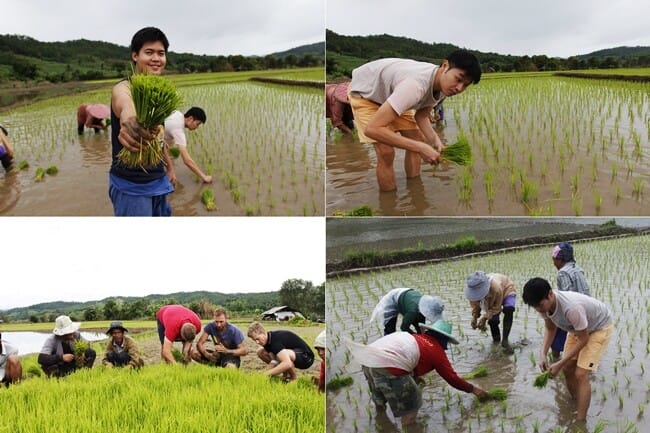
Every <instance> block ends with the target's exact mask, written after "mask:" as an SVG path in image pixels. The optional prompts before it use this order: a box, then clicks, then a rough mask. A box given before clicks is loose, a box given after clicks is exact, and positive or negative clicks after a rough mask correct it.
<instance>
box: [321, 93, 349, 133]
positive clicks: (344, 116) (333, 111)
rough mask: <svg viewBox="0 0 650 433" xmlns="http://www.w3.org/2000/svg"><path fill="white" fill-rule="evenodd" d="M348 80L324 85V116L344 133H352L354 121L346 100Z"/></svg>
mask: <svg viewBox="0 0 650 433" xmlns="http://www.w3.org/2000/svg"><path fill="white" fill-rule="evenodd" d="M349 85H350V82H349V81H347V82H344V83H338V84H326V85H325V117H326V118H327V119H330V122H332V126H333V127H334V128H338V129H340V130H341V131H343V132H344V133H346V134H352V129H354V122H353V117H352V108H350V101H349V100H348V86H349Z"/></svg>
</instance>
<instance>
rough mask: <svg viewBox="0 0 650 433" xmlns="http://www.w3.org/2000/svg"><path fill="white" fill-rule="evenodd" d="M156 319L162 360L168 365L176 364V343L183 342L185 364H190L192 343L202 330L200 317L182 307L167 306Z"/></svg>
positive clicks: (159, 311)
mask: <svg viewBox="0 0 650 433" xmlns="http://www.w3.org/2000/svg"><path fill="white" fill-rule="evenodd" d="M156 319H157V321H158V337H159V338H160V344H161V350H160V356H161V357H162V359H163V360H164V361H165V362H167V363H168V364H175V363H176V360H175V359H174V355H173V354H172V348H173V345H174V341H182V342H183V362H184V363H185V364H187V363H188V362H190V361H191V359H192V358H191V349H192V342H193V341H194V337H196V334H197V333H198V332H199V330H200V329H201V319H199V316H197V315H196V313H195V312H194V311H192V310H190V309H189V308H186V307H183V306H182V305H165V306H164V307H162V308H161V309H160V310H158V312H157V313H156Z"/></svg>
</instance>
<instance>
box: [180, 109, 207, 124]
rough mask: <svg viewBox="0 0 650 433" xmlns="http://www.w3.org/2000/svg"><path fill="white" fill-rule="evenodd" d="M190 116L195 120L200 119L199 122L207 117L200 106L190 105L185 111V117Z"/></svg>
mask: <svg viewBox="0 0 650 433" xmlns="http://www.w3.org/2000/svg"><path fill="white" fill-rule="evenodd" d="M190 116H192V117H193V118H194V119H196V120H200V121H201V123H205V120H206V119H207V117H206V116H205V111H203V108H201V107H192V108H190V109H189V110H187V111H186V112H185V117H190Z"/></svg>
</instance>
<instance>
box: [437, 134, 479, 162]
mask: <svg viewBox="0 0 650 433" xmlns="http://www.w3.org/2000/svg"><path fill="white" fill-rule="evenodd" d="M442 159H443V160H444V161H449V162H453V163H454V164H458V165H468V164H469V163H471V162H472V148H471V147H470V145H469V142H468V141H467V137H465V136H461V137H460V138H458V141H457V142H455V143H453V144H450V145H449V146H447V147H445V148H444V149H442Z"/></svg>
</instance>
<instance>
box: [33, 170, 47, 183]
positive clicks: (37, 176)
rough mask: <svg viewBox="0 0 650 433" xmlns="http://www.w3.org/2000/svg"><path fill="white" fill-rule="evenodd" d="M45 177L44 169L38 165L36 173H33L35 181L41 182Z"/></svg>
mask: <svg viewBox="0 0 650 433" xmlns="http://www.w3.org/2000/svg"><path fill="white" fill-rule="evenodd" d="M44 177H45V169H44V168H43V167H38V168H37V169H36V174H34V180H35V181H36V182H41V181H42V180H43V178H44Z"/></svg>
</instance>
